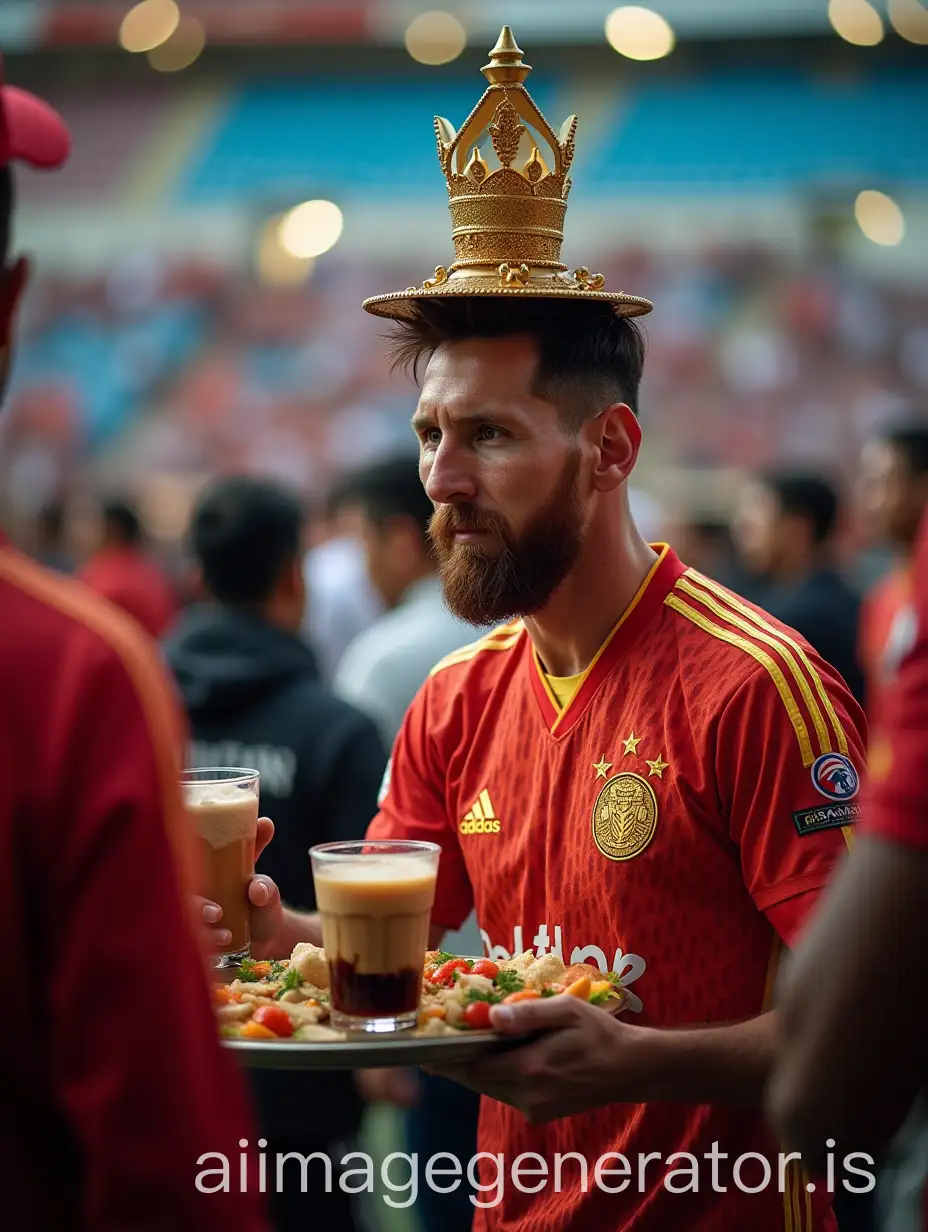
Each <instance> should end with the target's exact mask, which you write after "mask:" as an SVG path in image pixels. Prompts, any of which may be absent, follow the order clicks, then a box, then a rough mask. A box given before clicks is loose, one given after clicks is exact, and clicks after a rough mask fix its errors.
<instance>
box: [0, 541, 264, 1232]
mask: <svg viewBox="0 0 928 1232" xmlns="http://www.w3.org/2000/svg"><path fill="white" fill-rule="evenodd" d="M0 680H2V682H3V683H2V688H0V937H2V938H3V952H4V960H5V963H6V968H7V972H8V978H9V979H10V980H12V981H15V993H14V996H13V998H12V999H9V1000H8V1004H7V1006H6V1010H5V1012H4V1014H3V1016H2V1019H0V1089H2V1091H3V1106H4V1109H5V1110H6V1111H5V1113H4V1115H3V1117H2V1118H0V1160H2V1172H3V1175H4V1177H5V1178H6V1180H7V1185H6V1188H7V1190H8V1193H9V1195H11V1196H8V1198H7V1209H8V1211H10V1212H12V1213H14V1215H19V1216H20V1218H19V1221H18V1222H19V1224H20V1225H21V1226H28V1227H29V1228H30V1229H35V1230H36V1232H39V1230H40V1229H41V1230H44V1229H50V1228H53V1227H55V1228H58V1227H65V1226H67V1227H68V1228H69V1229H72V1230H73V1232H91V1230H92V1232H117V1230H119V1232H124V1230H127V1229H130V1228H131V1229H132V1232H164V1229H166V1228H170V1229H173V1230H174V1232H192V1230H193V1229H197V1232H232V1230H233V1229H234V1232H264V1229H265V1228H266V1227H267V1224H266V1223H265V1220H264V1217H263V1215H262V1213H261V1210H262V1204H263V1201H264V1199H262V1198H261V1197H259V1195H258V1194H257V1193H256V1192H255V1186H254V1182H253V1181H252V1184H251V1186H250V1187H249V1192H247V1193H244V1194H243V1193H241V1192H240V1191H239V1189H240V1180H239V1178H240V1171H239V1169H240V1160H241V1154H242V1152H241V1150H240V1148H239V1142H240V1140H241V1139H246V1140H247V1141H248V1143H249V1144H250V1147H251V1149H252V1151H253V1150H254V1144H255V1134H254V1124H253V1122H252V1120H251V1117H250V1115H249V1112H250V1109H249V1107H248V1103H247V1101H246V1097H245V1091H244V1089H243V1084H242V1078H241V1075H240V1073H239V1072H238V1069H237V1067H236V1065H235V1064H234V1063H233V1061H232V1059H231V1058H230V1057H229V1056H228V1055H227V1054H226V1055H224V1054H223V1052H222V1050H221V1048H220V1045H219V1041H218V1039H217V1031H216V1021H215V1016H214V1014H213V1011H212V1008H211V1005H210V999H209V992H208V987H207V980H206V972H205V970H204V963H203V957H202V955H201V953H200V947H199V944H198V940H197V937H196V934H195V931H194V926H193V920H192V914H193V913H192V909H191V900H190V895H191V893H192V890H193V888H194V883H195V878H196V863H195V853H194V850H193V846H192V835H190V834H189V833H188V832H187V819H186V817H185V814H184V810H183V802H182V798H181V794H180V787H179V782H178V778H179V769H180V750H181V728H180V724H179V723H178V721H177V720H178V712H177V710H176V707H175V701H174V698H173V697H172V695H171V693H170V691H169V686H168V681H167V678H166V676H165V674H164V672H163V669H162V668H161V666H160V664H159V662H158V658H157V654H156V652H155V648H154V646H153V644H152V643H151V642H150V640H149V639H148V638H147V637H145V635H144V634H142V633H141V631H140V630H139V629H138V627H137V626H136V625H135V623H134V622H133V621H131V620H129V618H128V617H126V616H124V615H123V614H122V613H121V612H117V611H116V610H115V609H113V608H111V607H110V605H109V604H108V603H105V602H104V601H103V600H102V599H100V598H98V597H97V596H96V595H93V594H92V593H91V592H90V591H88V590H87V589H86V588H85V587H84V586H82V585H80V584H79V583H77V582H74V581H72V580H71V579H69V578H59V577H56V576H55V575H53V574H51V573H50V572H48V571H46V570H45V569H43V568H41V567H40V566H38V565H35V564H34V563H33V562H32V561H29V560H27V559H25V558H24V557H23V556H21V555H20V554H19V553H18V552H15V551H14V550H13V549H12V548H10V547H9V546H8V545H6V544H5V543H4V542H3V539H2V536H0ZM208 1152H219V1153H221V1154H222V1155H224V1156H225V1157H226V1159H227V1160H228V1161H229V1176H230V1191H229V1192H227V1193H222V1192H201V1191H200V1190H199V1189H198V1188H197V1185H196V1183H195V1182H196V1178H197V1175H198V1173H199V1172H200V1171H201V1168H202V1169H204V1170H208V1169H213V1168H216V1167H217V1166H221V1160H217V1159H215V1158H210V1159H209V1160H208V1161H204V1162H203V1164H202V1165H201V1164H199V1163H198V1160H199V1159H200V1157H201V1156H203V1155H206V1154H207V1153H208ZM249 1175H251V1176H253V1175H254V1174H253V1172H252V1173H250V1174H249ZM219 1180H220V1177H219V1175H218V1174H217V1173H216V1172H210V1174H209V1175H207V1176H204V1177H203V1179H202V1183H203V1185H204V1186H205V1187H206V1188H207V1189H208V1188H210V1187H213V1186H216V1185H217V1184H218V1183H219ZM25 1212H28V1218H27V1219H26V1220H25V1223H23V1220H22V1213H25ZM14 1222H17V1221H16V1220H15V1218H14Z"/></svg>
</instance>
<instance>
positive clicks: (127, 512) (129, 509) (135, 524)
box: [103, 496, 145, 543]
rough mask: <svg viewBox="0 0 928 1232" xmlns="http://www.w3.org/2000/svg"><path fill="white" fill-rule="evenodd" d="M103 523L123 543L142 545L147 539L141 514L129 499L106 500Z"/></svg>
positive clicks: (111, 498)
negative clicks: (145, 538)
mask: <svg viewBox="0 0 928 1232" xmlns="http://www.w3.org/2000/svg"><path fill="white" fill-rule="evenodd" d="M103 522H104V524H105V526H106V529H107V530H108V531H109V533H110V534H111V535H114V536H115V537H116V538H118V539H119V540H120V541H121V542H122V543H141V541H142V540H143V539H144V537H145V532H144V530H143V527H142V519H141V518H140V517H139V512H138V510H137V509H136V507H135V505H134V504H133V503H132V501H130V500H129V499H128V498H127V497H122V496H110V497H107V499H106V500H104V502H103Z"/></svg>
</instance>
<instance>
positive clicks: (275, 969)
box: [271, 958, 287, 980]
mask: <svg viewBox="0 0 928 1232" xmlns="http://www.w3.org/2000/svg"><path fill="white" fill-rule="evenodd" d="M286 972H287V968H286V966H285V965H284V964H283V963H282V962H281V961H280V960H279V959H277V958H275V959H274V961H273V962H272V963H271V979H272V980H279V979H281V977H282V976H284V975H285V974H286Z"/></svg>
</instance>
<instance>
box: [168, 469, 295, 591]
mask: <svg viewBox="0 0 928 1232" xmlns="http://www.w3.org/2000/svg"><path fill="white" fill-rule="evenodd" d="M303 521H304V513H303V510H302V508H301V506H300V503H299V501H298V500H297V499H296V498H295V497H294V496H293V495H291V493H290V492H288V491H287V490H286V489H285V488H283V487H281V486H280V485H279V484H276V483H273V482H271V481H269V480H263V479H255V478H251V477H249V476H245V475H231V476H228V477H224V478H222V479H219V480H217V481H216V482H214V483H213V484H211V485H210V486H209V487H207V488H206V490H205V491H204V492H203V493H202V494H201V495H200V497H199V498H198V500H197V501H196V503H195V505H194V509H193V513H192V515H191V519H190V530H189V541H190V546H191V549H192V551H193V554H194V556H195V558H196V560H197V563H198V564H199V566H200V569H201V570H202V572H203V581H204V582H205V584H206V588H207V590H208V591H209V592H210V594H211V595H212V596H213V597H214V598H215V599H218V600H219V602H220V603H228V604H234V605H241V606H247V605H250V604H255V603H262V602H264V600H265V599H269V598H270V596H271V594H272V593H273V591H274V587H275V585H276V584H277V581H278V579H279V578H280V576H281V573H282V572H283V570H284V569H285V568H286V566H287V565H289V564H292V562H293V561H294V560H295V559H297V557H298V555H299V553H300V550H301V547H302V535H303Z"/></svg>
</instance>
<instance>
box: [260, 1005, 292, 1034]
mask: <svg viewBox="0 0 928 1232" xmlns="http://www.w3.org/2000/svg"><path fill="white" fill-rule="evenodd" d="M251 1021H252V1022H256V1023H258V1025H259V1026H261V1027H267V1029H268V1030H269V1031H273V1032H274V1034H275V1035H279V1036H282V1037H286V1036H289V1035H292V1034H293V1023H292V1022H291V1021H290V1015H289V1014H288V1013H287V1011H286V1010H282V1009H281V1008H280V1006H279V1005H262V1006H261V1008H260V1009H257V1010H255V1012H254V1013H253V1014H252V1016H251Z"/></svg>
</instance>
